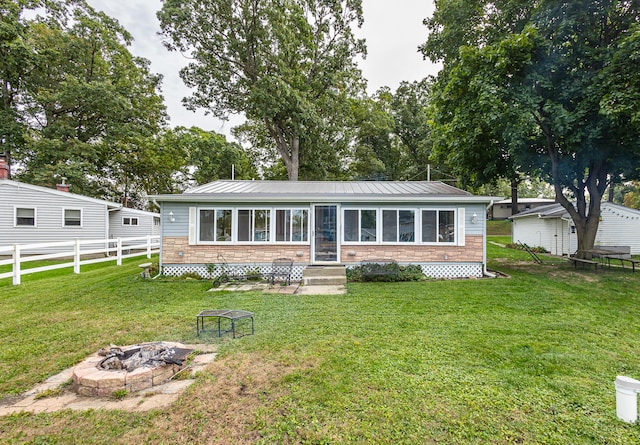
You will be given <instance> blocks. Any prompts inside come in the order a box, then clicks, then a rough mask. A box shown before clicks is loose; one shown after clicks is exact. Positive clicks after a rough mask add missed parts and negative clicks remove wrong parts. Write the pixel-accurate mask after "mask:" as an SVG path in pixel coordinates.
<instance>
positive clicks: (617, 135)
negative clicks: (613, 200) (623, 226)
mask: <svg viewBox="0 0 640 445" xmlns="http://www.w3.org/2000/svg"><path fill="white" fill-rule="evenodd" d="M463 6H464V8H463ZM460 14H466V17H467V18H468V21H467V22H464V21H460ZM638 17H640V5H639V4H638V3H637V2H635V1H634V2H620V1H614V0H601V1H586V0H580V1H550V0H549V1H538V2H524V1H514V0H501V1H493V2H489V1H484V0H476V1H472V2H467V3H465V4H464V5H462V4H461V3H459V2H453V1H446V2H441V3H438V10H437V11H436V14H435V15H434V17H433V18H432V19H430V20H427V21H426V23H427V26H428V27H429V28H430V29H431V31H432V34H431V35H430V37H429V40H428V41H427V43H426V44H425V45H424V46H423V51H424V52H425V54H426V55H427V56H429V57H431V58H432V59H434V60H435V59H441V60H443V62H444V69H443V70H442V72H441V74H440V75H439V79H438V84H437V89H438V94H441V95H443V97H449V98H450V99H452V100H455V101H456V102H457V104H451V105H449V106H448V107H446V110H445V111H443V109H441V108H440V109H439V110H437V111H436V112H437V113H440V112H442V115H441V116H440V118H439V119H436V128H437V129H438V132H439V133H440V138H439V140H438V141H439V142H438V143H439V144H441V145H442V147H441V148H440V149H442V148H444V147H449V149H451V150H452V151H455V152H456V153H462V155H461V157H460V162H461V163H462V162H464V159H465V158H466V157H467V156H468V157H473V155H472V154H470V153H469V152H470V151H473V150H475V151H477V152H478V154H476V155H475V159H474V161H475V162H474V163H472V164H471V166H470V169H471V170H472V171H478V169H477V166H478V165H479V164H478V162H477V159H478V158H482V156H483V155H484V153H482V152H481V150H482V149H483V146H484V147H486V149H487V150H490V151H489V153H488V155H487V156H486V157H485V159H486V160H487V164H488V165H491V164H493V162H494V160H495V159H505V158H509V159H511V162H512V163H513V164H512V166H513V167H514V168H516V169H517V170H519V171H520V172H522V173H525V174H531V175H535V174H536V173H537V172H541V174H542V175H543V176H544V177H546V178H547V179H548V180H549V182H550V183H551V184H553V186H554V190H555V195H556V200H557V201H558V202H560V203H561V204H562V206H563V207H564V208H565V209H566V210H567V211H568V212H569V214H570V215H571V217H572V219H573V221H574V224H575V226H576V231H577V238H578V250H580V251H584V250H589V249H591V248H592V247H593V244H594V241H595V235H596V232H597V228H598V222H599V217H600V202H601V199H602V196H603V194H604V192H605V190H606V188H607V186H608V185H609V184H610V183H611V182H612V181H614V180H615V181H619V180H620V178H624V179H633V178H635V177H637V176H638V165H639V162H640V147H639V146H638V143H637V141H638V139H639V137H640V132H639V130H638V128H637V127H628V128H624V127H623V126H622V125H621V122H623V121H624V119H622V120H619V119H618V120H617V119H616V118H614V117H613V116H612V115H611V114H612V112H614V111H621V110H619V109H618V110H616V109H615V107H607V106H605V104H606V103H607V100H606V99H607V98H610V97H611V93H612V92H615V91H618V92H619V91H622V90H624V82H630V83H631V84H637V83H638V76H639V75H640V73H638V72H637V70H635V71H634V72H629V71H627V73H628V75H629V76H630V78H628V79H623V78H621V77H618V78H612V77H611V76H610V75H609V73H610V71H611V70H612V69H614V68H613V67H614V66H615V63H613V64H612V61H615V60H620V59H621V58H623V57H624V56H623V54H624V52H625V51H628V49H629V47H628V43H626V42H628V41H629V40H628V39H630V37H629V36H630V35H631V30H632V29H634V26H637V23H638ZM622 65H625V64H622ZM465 83H466V85H468V88H466V87H464V84H465ZM474 102H476V103H477V105H476V106H475V109H474V110H473V112H468V110H467V112H466V111H465V109H464V108H465V106H472V105H473V103H474ZM441 104H442V102H441ZM465 114H466V115H467V116H468V117H469V118H472V119H473V120H474V123H472V124H468V125H463V124H462V122H463V120H464V119H463V118H462V117H460V116H464V115H465ZM614 114H615V113H614ZM447 116H449V117H450V118H451V119H452V120H451V122H449V123H447V122H446V117H447ZM476 134H479V135H480V136H481V137H476ZM465 141H472V142H473V143H470V144H469V146H466V144H465ZM496 147H499V148H498V149H496ZM496 154H498V155H500V154H502V155H503V156H502V157H499V156H496ZM467 165H468V164H467ZM496 171H497V169H496ZM573 200H575V202H572V201H573Z"/></svg>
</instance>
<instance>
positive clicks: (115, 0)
mask: <svg viewBox="0 0 640 445" xmlns="http://www.w3.org/2000/svg"><path fill="white" fill-rule="evenodd" d="M88 3H89V4H90V5H91V6H93V7H94V8H95V9H98V10H102V11H104V12H105V13H106V14H108V15H109V16H111V17H114V18H116V19H118V21H119V22H120V24H121V25H123V26H124V27H125V28H126V29H127V30H128V31H129V32H130V33H131V34H132V35H133V37H134V39H135V40H134V42H133V44H132V46H131V48H130V51H131V52H132V54H134V55H136V56H141V57H145V58H147V59H149V60H150V61H151V70H152V71H153V72H155V73H160V74H162V75H163V76H164V80H163V86H162V90H163V95H164V98H165V103H166V105H167V109H168V112H169V116H170V117H171V121H170V124H171V126H172V127H175V126H178V125H183V126H186V127H190V126H192V125H195V126H197V127H200V128H202V129H205V130H213V131H217V132H219V133H224V134H226V135H229V134H230V130H231V128H232V127H234V126H235V125H238V124H239V123H241V122H242V119H241V118H240V117H237V116H236V117H233V116H232V117H231V119H230V120H229V122H222V121H219V120H217V119H216V118H214V117H212V116H210V115H209V116H205V114H204V112H197V113H193V112H191V111H188V110H186V109H185V108H184V107H183V106H182V103H181V100H182V98H183V97H185V96H188V95H189V94H190V93H189V89H188V88H186V87H185V86H184V84H183V83H182V80H181V79H180V77H179V75H178V70H179V69H180V68H181V67H182V66H184V65H186V64H187V59H185V58H184V57H182V56H181V55H180V54H178V53H171V52H168V51H167V50H166V49H165V48H164V47H163V46H162V44H161V43H160V37H159V36H158V34H157V33H158V32H159V30H160V27H159V24H158V20H157V18H156V11H157V10H159V9H160V8H161V6H162V3H161V1H160V0H88ZM362 3H363V8H364V25H363V26H362V28H361V29H360V30H358V31H357V34H358V36H359V37H363V38H365V39H366V42H367V51H368V55H367V58H366V60H363V61H360V63H359V64H360V68H361V69H362V72H363V74H364V77H365V78H366V79H367V80H368V91H369V92H370V93H373V92H375V91H376V90H377V89H378V88H380V87H382V86H388V87H390V88H391V89H392V90H395V89H396V87H397V86H398V84H399V83H400V82H401V81H403V80H407V81H413V80H420V79H423V78H424V77H426V76H427V75H430V74H434V75H435V74H436V73H437V72H438V69H439V66H436V65H433V64H431V63H430V62H429V61H425V60H423V59H422V55H421V54H420V53H419V52H418V45H420V44H421V43H423V42H424V41H425V40H426V38H427V33H426V28H425V27H424V25H423V24H422V20H423V19H424V18H425V17H429V16H431V14H432V13H433V8H434V6H433V1H432V0H396V1H394V2H389V0H362ZM391 3H392V4H393V7H390V4H391Z"/></svg>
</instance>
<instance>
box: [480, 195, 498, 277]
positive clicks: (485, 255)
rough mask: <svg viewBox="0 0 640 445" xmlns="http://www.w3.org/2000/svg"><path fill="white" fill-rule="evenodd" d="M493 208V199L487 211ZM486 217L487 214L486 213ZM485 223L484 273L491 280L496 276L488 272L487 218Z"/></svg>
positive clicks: (483, 246)
mask: <svg viewBox="0 0 640 445" xmlns="http://www.w3.org/2000/svg"><path fill="white" fill-rule="evenodd" d="M491 207H493V199H492V200H491V201H490V202H489V205H488V206H487V208H486V210H489V209H490V208H491ZM485 215H486V212H485ZM484 219H485V222H484V223H483V224H484V228H483V229H482V231H483V233H484V236H483V238H484V240H483V241H484V242H483V243H482V273H483V275H484V276H487V277H490V278H495V277H496V275H495V274H493V273H491V272H489V271H488V270H487V222H486V217H485V218H484Z"/></svg>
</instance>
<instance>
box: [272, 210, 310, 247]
mask: <svg viewBox="0 0 640 445" xmlns="http://www.w3.org/2000/svg"><path fill="white" fill-rule="evenodd" d="M308 229H309V211H308V210H304V209H291V210H289V209H287V210H284V209H282V210H281V209H277V210H276V241H285V242H302V241H307V240H308V233H309V230H308Z"/></svg>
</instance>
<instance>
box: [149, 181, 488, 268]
mask: <svg viewBox="0 0 640 445" xmlns="http://www.w3.org/2000/svg"><path fill="white" fill-rule="evenodd" d="M152 198H153V199H155V200H156V201H157V202H158V203H159V204H160V207H161V211H160V213H161V218H162V225H161V236H162V246H161V259H160V263H161V267H162V270H163V273H165V274H166V275H180V274H182V273H185V272H197V273H201V274H206V268H207V264H211V263H217V262H219V260H218V258H219V255H221V256H222V257H224V258H225V259H226V260H227V261H228V263H229V264H231V265H233V266H237V267H246V266H252V267H265V266H266V265H268V264H270V263H271V262H272V261H273V260H274V259H276V258H282V257H286V258H292V259H294V261H295V268H296V272H297V273H298V274H300V272H301V269H303V268H304V267H306V266H309V265H345V266H347V267H349V266H353V265H356V264H359V263H360V262H361V261H364V260H370V259H373V258H386V259H393V260H396V261H397V262H398V263H400V264H416V265H419V266H420V267H421V268H422V270H423V272H424V273H425V274H426V275H428V276H432V277H448V278H456V277H470V276H473V277H481V276H483V274H484V272H485V264H486V250H485V237H486V225H485V214H486V208H487V206H488V205H489V204H490V202H491V200H492V198H491V197H486V196H474V195H472V194H471V193H468V192H466V191H464V190H461V189H458V188H455V187H452V186H450V185H447V184H444V183H441V182H431V181H415V182H406V181H405V182H399V181H397V182H394V181H389V182H386V181H385V182H382V181H380V182H374V181H226V180H224V181H215V182H212V183H209V184H205V185H202V186H199V187H196V188H193V189H191V190H188V191H187V192H185V193H182V194H179V195H157V196H154V197H152Z"/></svg>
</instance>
